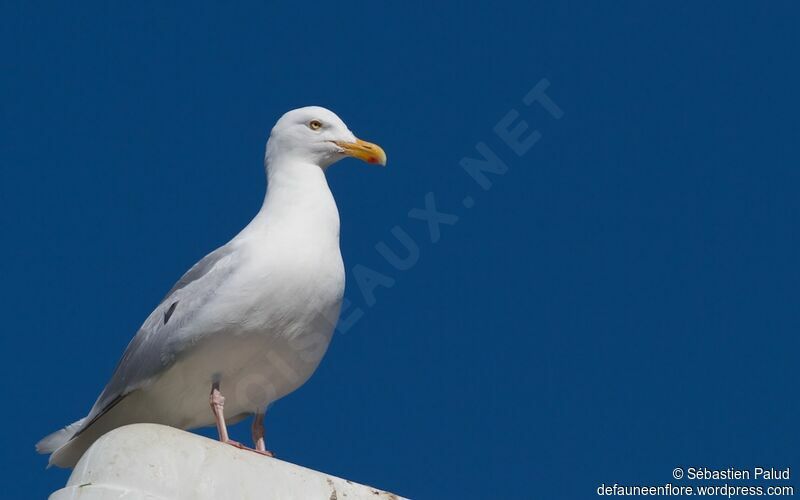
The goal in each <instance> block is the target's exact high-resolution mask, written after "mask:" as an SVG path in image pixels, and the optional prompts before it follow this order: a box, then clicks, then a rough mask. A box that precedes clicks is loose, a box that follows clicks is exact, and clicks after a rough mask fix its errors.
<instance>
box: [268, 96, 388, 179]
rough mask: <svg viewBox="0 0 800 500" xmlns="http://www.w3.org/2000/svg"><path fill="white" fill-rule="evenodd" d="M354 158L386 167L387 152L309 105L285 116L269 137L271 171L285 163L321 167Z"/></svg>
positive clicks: (319, 109) (332, 113) (326, 113)
mask: <svg viewBox="0 0 800 500" xmlns="http://www.w3.org/2000/svg"><path fill="white" fill-rule="evenodd" d="M348 156H352V157H353V158H358V159H359V160H362V161H365V162H367V163H372V164H375V165H384V166H385V165H386V153H384V151H383V149H381V147H380V146H378V145H377V144H372V143H371V142H367V141H362V140H361V139H359V138H357V137H356V136H355V135H354V134H353V133H352V132H350V129H348V128H347V125H345V124H344V122H343V121H342V119H341V118H339V117H338V116H336V113H334V112H333V111H330V110H328V109H325V108H321V107H319V106H308V107H305V108H298V109H293V110H292V111H289V112H288V113H286V114H285V115H283V116H282V117H281V118H280V119H279V120H278V122H277V123H276V124H275V126H274V127H273V128H272V132H271V133H270V135H269V140H268V141H267V152H266V157H265V162H266V164H267V168H269V166H270V165H271V164H274V163H277V162H281V161H287V160H288V161H295V162H303V163H311V164H314V165H318V166H319V167H321V168H323V169H324V168H327V167H328V166H330V165H332V164H333V163H336V162H337V161H339V160H341V159H342V158H345V157H348Z"/></svg>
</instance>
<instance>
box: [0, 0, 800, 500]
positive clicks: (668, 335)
mask: <svg viewBox="0 0 800 500" xmlns="http://www.w3.org/2000/svg"><path fill="white" fill-rule="evenodd" d="M1 9H2V11H1V12H2V14H1V15H0V18H2V21H0V22H2V24H3V29H2V30H0V39H1V40H0V41H2V44H1V45H0V46H2V49H0V51H2V53H3V57H2V65H3V69H2V74H3V77H2V78H0V93H1V94H2V95H3V104H2V114H1V115H0V120H2V130H3V134H0V148H1V149H0V151H2V154H1V155H0V158H2V164H3V168H2V186H3V196H2V200H1V201H0V203H2V205H3V206H2V212H1V213H2V219H3V229H4V231H3V232H4V234H5V235H6V240H5V244H4V245H3V247H2V252H3V254H2V258H1V259H0V266H2V269H1V271H2V275H3V277H4V283H5V285H6V286H4V287H3V288H2V292H0V293H2V304H3V306H2V307H3V313H4V314H3V316H4V332H3V335H2V336H1V337H0V346H2V352H3V353H4V358H5V360H4V363H3V364H2V372H0V373H2V376H3V380H4V381H5V384H4V392H5V394H4V397H5V402H6V404H7V405H8V409H7V410H6V437H5V438H4V446H3V447H2V451H0V453H2V455H0V464H2V469H3V471H4V472H3V473H4V474H5V475H7V476H8V477H13V480H9V479H6V480H5V481H4V485H5V487H6V488H7V495H8V497H9V498H12V497H14V498H23V497H25V498H34V497H43V496H44V495H46V494H47V493H49V492H51V491H53V490H55V489H57V488H59V487H60V486H61V485H63V484H64V482H65V481H66V478H67V477H68V473H67V472H65V471H60V470H48V471H45V470H44V466H45V463H46V459H45V458H44V457H42V456H37V455H35V454H34V453H33V444H34V443H35V442H36V441H37V440H38V439H39V438H40V437H42V436H43V435H45V434H47V433H48V432H50V431H53V430H55V429H56V428H58V427H59V426H61V425H64V424H66V423H69V422H72V421H73V420H75V419H77V418H79V417H81V416H83V415H84V414H85V413H86V412H87V411H88V409H89V407H90V406H91V404H92V402H93V401H94V399H95V397H96V396H97V394H98V393H99V391H100V390H101V389H102V386H103V385H104V384H105V382H106V380H107V378H108V377H109V375H110V374H111V372H112V370H113V368H114V366H115V364H116V362H117V360H118V358H119V356H120V355H121V354H122V352H123V350H124V348H125V345H126V344H127V342H128V341H129V340H130V338H131V337H132V335H133V334H134V333H135V331H136V329H137V328H138V326H139V325H140V323H141V322H142V321H143V319H144V318H145V317H146V316H147V314H148V313H149V312H150V310H151V308H152V307H153V306H154V305H155V304H156V303H157V302H158V300H160V298H161V297H162V295H163V294H164V293H165V292H166V290H168V289H169V288H170V286H171V285H172V284H173V282H174V281H175V280H176V279H177V278H178V277H179V276H180V275H181V274H182V272H183V271H184V270H185V269H186V268H188V267H189V266H190V265H191V264H193V263H194V262H195V261H196V260H197V259H199V258H201V257H202V256H203V255H205V254H206V253H207V252H209V251H211V250H213V249H214V248H216V247H217V246H219V245H221V244H223V243H225V242H226V241H227V240H228V239H229V238H230V237H231V236H233V235H234V234H235V233H236V232H237V231H238V230H239V228H241V227H242V226H243V225H244V224H246V223H247V222H248V220H249V219H250V217H252V216H253V215H254V214H255V212H256V210H257V209H258V207H259V206H260V202H261V199H262V196H263V191H264V178H263V170H262V165H261V161H262V155H263V148H264V142H265V140H266V138H267V135H268V133H269V130H270V128H271V127H272V125H273V123H274V121H275V120H276V119H277V118H278V117H279V116H280V115H281V114H282V113H283V112H285V111H287V110H289V109H291V108H295V107H299V106H303V105H309V104H318V105H323V106H326V107H329V108H331V109H333V110H334V111H336V112H337V113H338V114H339V115H340V116H341V117H342V118H343V119H344V120H345V121H346V122H347V123H348V125H349V126H350V128H351V129H352V130H353V131H354V132H356V133H357V134H358V135H359V136H361V137H363V138H364V139H368V140H371V141H374V142H377V143H379V144H381V145H382V146H383V147H384V149H385V150H386V151H387V154H388V157H389V166H388V168H387V169H376V168H370V167H367V166H365V165H362V164H360V163H358V162H356V161H345V162H342V163H340V164H338V165H336V166H335V167H334V168H332V169H331V170H330V171H329V180H330V184H331V188H332V190H333V192H334V195H335V196H336V199H337V202H338V205H339V210H340V213H341V218H342V252H343V255H344V258H345V263H346V267H347V270H348V288H347V292H346V295H347V298H348V300H349V301H350V307H349V309H348V310H347V311H345V314H347V315H348V316H347V317H348V318H349V319H353V321H349V322H347V323H346V327H344V328H340V330H341V331H340V332H339V333H338V334H337V335H336V336H335V338H334V342H333V344H332V346H331V349H330V350H329V352H328V355H327V357H326V359H325V360H324V362H323V364H322V366H321V367H320V369H319V370H318V371H317V373H316V374H315V376H314V377H313V378H312V379H311V380H310V381H309V382H308V383H307V384H306V385H305V386H304V387H303V388H301V389H300V390H299V391H297V392H296V393H294V394H291V395H290V396H288V397H287V398H285V399H284V400H281V401H280V402H278V403H277V404H276V405H275V406H274V408H272V409H271V410H270V413H269V414H268V416H267V439H268V442H269V443H270V447H271V448H273V449H274V450H275V451H276V452H277V453H278V454H279V456H280V457H281V458H284V459H286V460H289V461H292V462H295V463H299V464H302V465H305V466H308V467H311V468H315V469H319V470H323V471H327V472H330V473H332V474H335V475H339V476H342V477H345V478H348V479H352V480H355V481H359V482H365V483H369V484H373V485H375V486H378V487H381V488H385V489H389V490H393V491H396V492H398V493H400V494H403V495H406V496H410V497H414V498H520V497H541V498H589V497H590V496H592V495H594V491H595V489H596V488H597V486H598V485H600V484H601V483H604V482H605V483H614V482H618V483H625V484H663V483H666V482H670V481H673V482H675V481H674V480H672V478H671V471H672V469H673V468H674V467H677V466H683V467H688V466H697V467H699V466H706V467H729V466H736V467H739V468H752V467H754V466H759V465H760V466H774V467H787V466H795V467H797V466H798V465H800V464H798V463H797V449H798V447H799V446H800V439H798V438H799V437H800V435H798V431H797V425H796V424H797V422H798V421H799V420H800V414H799V412H798V403H797V401H798V396H799V395H800V394H798V385H797V380H798V375H799V374H798V368H797V353H798V347H799V346H798V337H797V332H798V327H800V317H799V313H798V311H800V308H799V307H798V299H797V284H798V280H799V279H800V265H799V264H798V258H797V256H798V251H800V242H799V241H798V213H800V201H798V194H797V193H798V188H800V173H798V160H800V151H799V150H798V149H799V146H798V105H799V104H800V102H799V101H800V99H798V95H797V89H798V88H800V78H799V75H798V69H797V47H798V42H799V40H798V34H797V30H796V22H795V21H794V20H795V19H796V18H797V14H798V9H797V7H796V6H793V5H792V4H790V3H779V2H774V3H769V4H750V5H747V6H745V5H744V4H742V3H726V4H724V5H723V4H717V5H716V6H711V5H708V6H705V7H700V6H697V5H695V4H694V3H691V2H682V3H670V4H668V5H667V4H665V5H663V6H657V5H652V4H651V5H645V4H643V3H638V2H623V3H616V4H613V5H612V4H608V3H599V2H586V3H575V2H552V3H550V4H542V3H532V2H518V3H514V2H512V3H498V2H493V3H491V4H490V5H472V6H464V5H462V4H461V3H456V2H438V3H434V4H430V3H421V2H420V3H414V2H402V3H395V4H384V3H377V2H359V3H346V2H333V3H331V2H325V3H322V2H320V3H319V4H316V3H310V4H308V3H304V4H303V5H302V7H299V6H297V5H294V4H292V3H290V2H279V3H276V4H275V5H267V4H266V3H264V4H261V3H258V4H255V3H253V4H250V5H246V6H238V7H229V6H226V7H222V6H213V5H210V4H202V5H192V6H191V7H189V6H188V4H187V5H186V6H182V7H178V6H166V5H162V4H161V3H156V2H138V3H136V4H133V3H131V4H124V3H122V2H116V3H100V2H97V3H81V4H80V5H75V4H70V5H67V4H62V5H56V4H53V5H45V4H44V3H36V2H16V3H10V2H9V3H4V4H3V6H2V7H1ZM542 82H546V83H544V85H549V87H548V88H547V90H546V93H547V96H549V98H550V99H552V101H553V103H555V104H556V105H557V106H558V108H559V109H560V111H561V114H559V115H558V116H559V118H555V117H554V116H553V114H552V113H551V112H549V111H548V109H545V108H544V107H543V106H542V105H541V101H536V102H532V103H530V105H528V104H526V103H525V102H524V98H525V96H526V95H527V94H528V92H529V91H530V90H531V89H532V88H534V87H535V86H536V85H537V84H543V83H542ZM550 110H551V111H552V108H551V109H550ZM521 121H524V123H525V124H526V126H527V130H525V131H524V132H523V133H522V137H523V138H525V139H530V138H531V137H534V136H531V135H529V134H532V133H534V132H533V131H534V130H535V131H536V132H535V133H536V134H538V136H535V137H539V136H540V137H539V138H538V140H537V141H536V142H535V144H534V143H533V139H530V140H531V143H530V144H529V147H528V148H525V150H524V151H522V149H519V150H518V151H516V152H515V151H514V150H513V148H512V147H509V144H508V142H507V140H504V138H503V132H502V130H506V131H507V130H511V129H514V127H516V126H519V125H520V123H522V122H521ZM498 124H500V125H498ZM495 129H499V130H501V132H500V133H498V132H497V131H496V130H495ZM506 134H508V132H506ZM506 139H508V138H507V137H506ZM478 143H482V144H484V145H485V148H488V149H489V150H490V151H491V152H492V153H493V154H496V155H497V157H498V158H499V159H500V160H501V161H502V162H503V164H504V165H505V167H506V168H505V170H504V172H503V173H495V174H486V180H488V182H489V183H490V186H488V189H484V188H485V187H487V186H486V182H483V185H481V184H480V183H478V182H476V179H475V178H473V177H472V176H470V175H469V174H468V172H467V171H465V169H464V168H463V167H462V162H463V160H464V159H465V158H467V159H470V158H471V159H479V158H481V153H480V152H479V150H478V149H477V147H476V145H477V144H478ZM484 151H485V149H484ZM468 199H469V200H471V202H470V201H468ZM426 200H427V202H428V203H429V205H428V209H427V210H425V208H426ZM431 202H433V204H434V205H435V206H436V211H437V213H440V214H445V215H438V216H437V219H436V220H437V221H438V222H437V223H436V224H433V225H429V224H428V222H427V220H428V219H430V213H431V211H430V203H431ZM468 206H469V208H468ZM415 210H418V211H415ZM419 210H423V211H422V212H420V211H419ZM409 213H411V214H412V215H411V216H409ZM421 214H424V215H422V219H420V216H421ZM442 217H443V219H442ZM397 228H399V229H397ZM432 229H433V231H431V230H432ZM397 234H401V237H402V236H405V237H406V238H405V240H399V239H398V237H397ZM408 240H411V241H413V246H414V247H415V248H416V250H417V253H416V255H415V257H416V258H413V259H411V261H409V262H410V263H407V264H408V265H406V266H403V265H400V266H398V265H392V264H391V263H390V262H388V261H387V259H386V258H385V256H384V254H386V248H389V249H391V250H394V251H395V252H396V253H397V254H398V255H401V256H402V255H403V244H402V243H401V241H406V242H407V241H408ZM434 240H435V241H434ZM381 242H383V243H384V244H385V245H386V247H384V246H381V245H380V244H381ZM395 264H397V263H395ZM357 266H360V267H357ZM398 267H399V268H398ZM354 269H360V271H356V272H355V274H358V273H359V272H364V270H367V272H368V273H373V274H371V276H373V277H376V276H377V279H378V283H379V284H377V285H375V286H374V288H372V289H371V290H370V291H369V293H364V287H361V288H360V287H359V286H358V283H357V282H358V279H357V276H354ZM374 273H379V276H378V275H377V274H374ZM352 314H356V316H351V315H352ZM246 425H247V424H244V426H238V427H236V428H234V429H233V431H232V432H233V435H234V438H236V437H239V438H244V437H245V436H246V435H247V427H246Z"/></svg>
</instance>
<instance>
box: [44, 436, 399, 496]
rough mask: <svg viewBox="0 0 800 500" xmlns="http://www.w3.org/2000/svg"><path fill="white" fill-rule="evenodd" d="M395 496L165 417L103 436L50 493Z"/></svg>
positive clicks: (97, 494) (92, 494) (91, 494)
mask: <svg viewBox="0 0 800 500" xmlns="http://www.w3.org/2000/svg"><path fill="white" fill-rule="evenodd" d="M123 498H124V499H125V500H145V499H146V500H178V499H181V500H182V499H186V500H189V499H192V500H206V499H215V500H219V499H259V500H273V499H276V500H277V499H280V500H293V499H302V500H314V499H319V500H360V499H370V500H388V499H400V498H401V497H398V496H396V495H393V494H391V493H387V492H385V491H380V490H377V489H375V488H371V487H369V486H364V485H361V484H356V483H353V482H351V481H347V480H344V479H340V478H338V477H333V476H329V475H327V474H324V473H321V472H317V471H313V470H311V469H306V468H304V467H300V466H298V465H294V464H290V463H288V462H283V461H281V460H277V459H274V458H269V457H265V456H262V455H259V454H256V453H253V452H251V451H247V450H240V449H237V448H234V447H233V446H230V445H226V444H222V443H219V442H217V441H213V440H210V439H207V438H204V437H202V436H198V435H196V434H192V433H189V432H185V431H181V430H178V429H173V428H172V427H166V426H163V425H155V424H136V425H128V426H125V427H121V428H119V429H116V430H113V431H111V432H109V433H108V434H106V435H105V436H103V437H101V438H100V439H99V440H97V442H95V443H94V444H93V445H92V447H91V448H89V450H88V451H87V452H86V453H85V454H84V455H83V457H82V458H81V460H80V462H78V465H77V466H76V467H75V470H74V471H73V472H72V476H70V478H69V481H68V482H67V485H66V487H64V488H63V489H60V490H58V491H56V492H55V493H53V494H52V495H50V500H78V499H80V500H112V499H123Z"/></svg>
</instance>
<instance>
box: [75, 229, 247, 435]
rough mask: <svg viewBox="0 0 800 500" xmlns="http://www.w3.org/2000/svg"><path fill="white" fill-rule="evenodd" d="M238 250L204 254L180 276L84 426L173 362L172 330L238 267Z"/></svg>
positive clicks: (189, 317) (228, 247) (138, 335)
mask: <svg viewBox="0 0 800 500" xmlns="http://www.w3.org/2000/svg"><path fill="white" fill-rule="evenodd" d="M234 254H235V250H234V249H233V248H231V244H230V243H228V244H227V245H225V246H222V247H220V248H218V249H216V250H214V251H213V252H211V253H210V254H208V255H206V256H205V257H203V259H201V260H200V261H199V262H197V264H195V265H194V266H192V268H191V269H189V270H188V271H187V272H186V273H185V274H184V275H183V276H182V277H181V279H180V280H178V282H177V283H176V284H175V285H174V286H173V287H172V289H171V290H170V291H169V292H168V293H167V295H166V296H165V297H164V299H163V300H162V301H161V303H160V304H159V305H158V306H157V307H156V308H155V310H154V311H153V312H152V313H151V314H150V316H148V318H147V319H146V320H145V322H144V324H143V325H142V327H141V328H140V329H139V331H138V332H137V333H136V336H135V337H134V338H133V340H131V342H130V343H129V344H128V347H127V348H126V349H125V353H124V354H123V355H122V359H121V360H120V362H119V364H117V368H116V370H115V371H114V375H113V376H112V377H111V380H110V381H109V382H108V384H107V385H106V387H105V389H103V392H102V393H101V394H100V397H99V398H97V401H96V402H95V404H94V406H93V407H92V411H91V412H90V413H89V415H88V417H87V418H86V420H85V424H84V425H82V429H85V428H87V427H89V425H91V424H92V423H93V422H94V421H95V420H97V419H98V418H99V417H100V416H102V415H103V414H104V413H105V412H107V411H108V410H110V409H111V408H113V406H114V405H115V404H116V403H118V402H119V401H121V400H122V398H124V397H125V396H126V395H127V394H129V393H130V392H132V391H134V390H136V389H138V388H140V387H141V386H142V385H144V384H146V383H147V382H148V381H149V380H151V379H152V378H153V377H155V376H156V375H158V374H159V373H162V372H163V371H164V370H165V369H166V368H168V367H169V366H170V365H171V364H172V363H173V360H174V358H175V355H176V354H177V353H176V352H175V349H176V346H175V344H174V343H173V342H171V341H170V340H171V339H170V337H171V335H170V334H171V333H173V332H174V331H175V330H176V329H177V328H178V327H179V326H180V325H184V324H186V322H187V321H191V320H192V317H194V315H195V313H196V311H198V310H199V309H201V308H202V307H203V305H204V304H205V303H206V302H208V300H210V299H211V298H212V296H213V295H214V292H215V291H216V290H217V289H218V288H219V287H220V285H221V284H222V283H224V282H225V281H226V280H227V279H228V277H229V276H230V274H231V272H232V271H233V268H234V265H233V261H234V259H233V258H232V257H233V256H234Z"/></svg>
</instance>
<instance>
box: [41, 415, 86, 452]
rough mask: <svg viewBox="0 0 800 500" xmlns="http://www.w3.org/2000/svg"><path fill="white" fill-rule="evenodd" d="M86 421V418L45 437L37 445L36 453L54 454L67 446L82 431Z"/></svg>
mask: <svg viewBox="0 0 800 500" xmlns="http://www.w3.org/2000/svg"><path fill="white" fill-rule="evenodd" d="M85 421H86V418H85V417H84V418H82V419H80V420H78V421H77V422H73V423H71V424H69V425H68V426H66V427H64V428H63V429H61V430H58V431H56V432H54V433H52V434H50V435H48V436H46V437H44V438H43V439H42V440H41V441H39V442H38V443H36V451H37V452H38V453H42V454H47V453H53V452H54V451H56V450H57V449H59V448H61V447H62V446H64V445H65V444H67V443H68V442H69V440H70V439H72V436H74V435H75V433H77V432H78V431H79V430H80V428H81V427H82V426H83V423H84V422H85Z"/></svg>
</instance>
